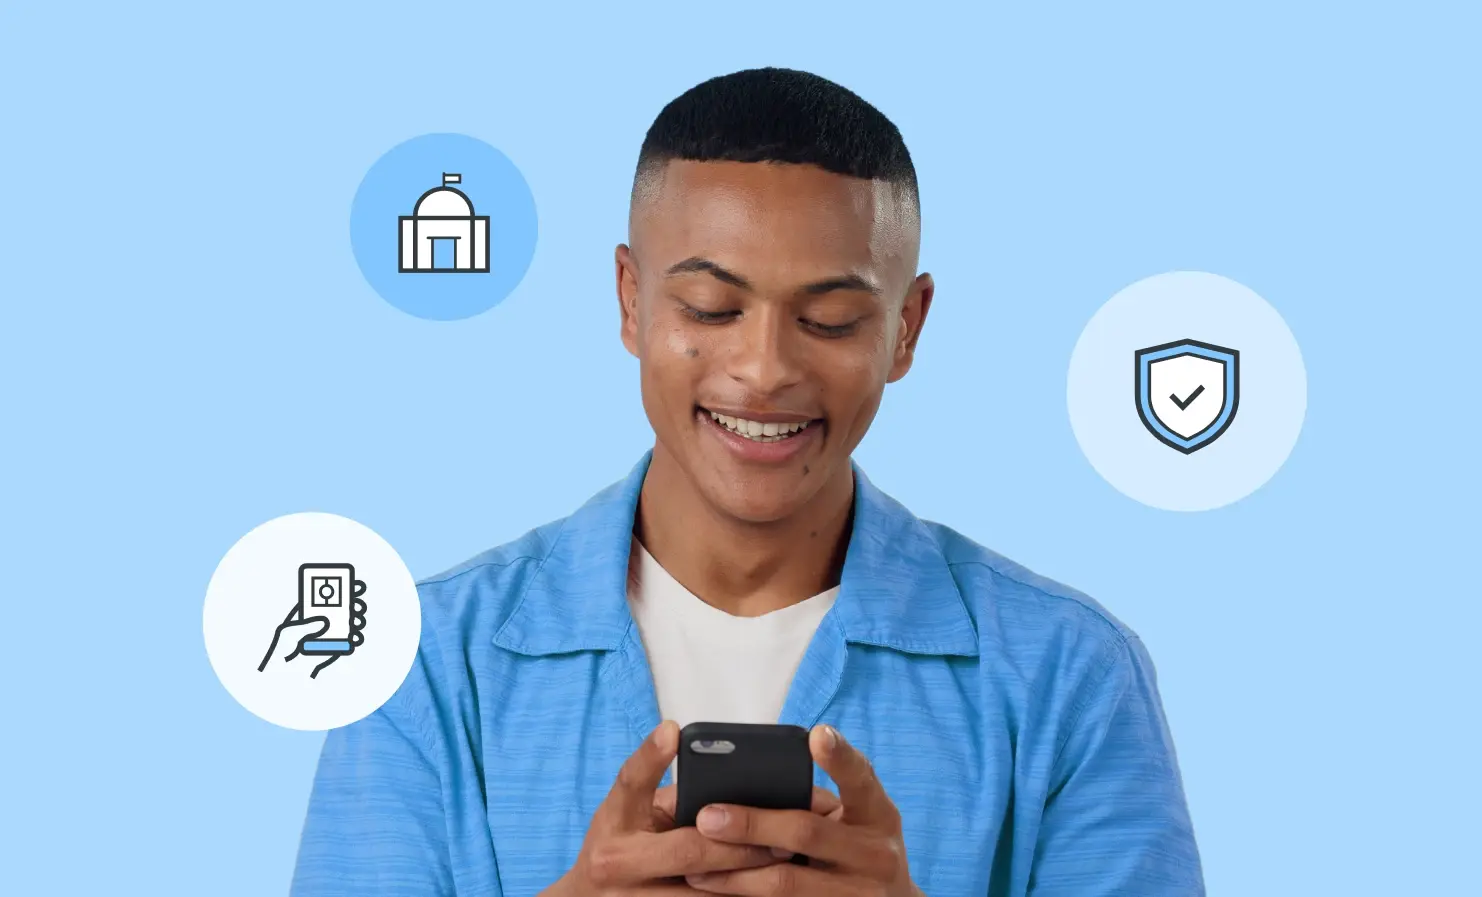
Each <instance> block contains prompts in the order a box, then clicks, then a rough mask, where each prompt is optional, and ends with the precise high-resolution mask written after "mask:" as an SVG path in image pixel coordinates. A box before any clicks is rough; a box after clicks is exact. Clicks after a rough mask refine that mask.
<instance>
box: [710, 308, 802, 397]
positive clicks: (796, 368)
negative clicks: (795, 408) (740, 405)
mask: <svg viewBox="0 0 1482 897" xmlns="http://www.w3.org/2000/svg"><path fill="white" fill-rule="evenodd" d="M792 323H793V322H792V317H791V315H790V313H789V312H787V311H786V310H784V309H779V308H776V307H770V306H763V307H761V308H759V309H757V310H755V311H753V312H752V313H750V314H748V315H746V316H744V317H743V318H742V319H741V321H740V324H741V326H740V327H737V328H736V329H735V330H733V331H732V332H733V333H734V334H735V336H736V341H735V343H734V344H733V345H732V346H731V347H730V351H729V353H728V355H727V359H726V372H727V373H728V374H730V376H731V378H732V379H734V380H735V381H736V382H737V383H740V384H742V385H744V386H745V387H746V390H747V392H748V393H750V394H753V395H757V396H771V395H776V394H777V393H779V392H782V391H783V390H785V389H787V388H788V387H790V386H794V385H796V384H797V383H798V382H799V381H800V380H802V378H803V364H802V362H803V351H804V349H803V347H802V346H801V345H800V336H801V334H799V333H798V330H797V328H796V327H794V326H790V325H791V324H792Z"/></svg>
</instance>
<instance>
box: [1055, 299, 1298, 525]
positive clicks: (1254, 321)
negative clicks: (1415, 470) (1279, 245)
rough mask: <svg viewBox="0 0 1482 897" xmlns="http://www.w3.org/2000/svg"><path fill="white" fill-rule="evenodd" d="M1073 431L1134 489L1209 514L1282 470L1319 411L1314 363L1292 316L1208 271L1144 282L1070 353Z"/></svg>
mask: <svg viewBox="0 0 1482 897" xmlns="http://www.w3.org/2000/svg"><path fill="white" fill-rule="evenodd" d="M1066 400H1067V404H1068V407H1069V411H1070V423H1071V429H1072V430H1073V431H1074V433H1075V438H1076V441H1077V442H1078V443H1079V444H1080V447H1081V451H1082V452H1083V453H1084V454H1085V456H1086V459H1087V460H1088V461H1090V463H1091V466H1092V467H1093V468H1095V470H1096V472H1097V473H1099V474H1100V475H1101V476H1102V478H1103V479H1105V480H1106V481H1107V482H1108V483H1110V484H1111V485H1112V486H1113V487H1114V488H1116V489H1117V490H1118V491H1119V492H1121V493H1123V494H1124V495H1126V496H1128V497H1130V498H1133V499H1135V500H1137V501H1140V502H1142V503H1143V504H1146V505H1150V506H1152V507H1155V508H1160V509H1163V510H1169V511H1207V510H1211V509H1213V508H1218V507H1222V506H1224V505H1228V504H1230V503H1231V502H1235V501H1238V500H1240V499H1242V498H1244V497H1245V496H1247V495H1249V494H1251V493H1252V492H1254V491H1255V490H1257V489H1259V488H1260V487H1261V486H1263V485H1265V483H1266V482H1267V481H1269V480H1270V479H1271V477H1272V476H1274V475H1275V473H1276V471H1277V470H1278V469H1279V468H1280V467H1281V465H1282V464H1283V463H1285V461H1286V459H1287V457H1288V456H1289V455H1290V454H1291V451H1292V449H1293V447H1294V446H1295V445H1296V443H1297V437H1298V435H1299V434H1300V433H1301V430H1302V422H1303V419H1304V418H1305V417H1306V414H1307V371H1306V368H1305V367H1304V365H1303V363H1302V352H1301V349H1300V348H1299V347H1298V346H1297V340H1296V338H1295V337H1293V336H1292V332H1291V330H1290V329H1289V328H1288V327H1287V325H1286V322H1285V321H1284V320H1283V319H1282V317H1281V315H1280V314H1279V313H1278V312H1277V311H1276V309H1275V308H1273V307H1272V306H1271V305H1270V303H1268V302H1267V301H1266V300H1265V299H1263V298H1261V297H1260V296H1259V295H1257V294H1256V293H1255V292H1254V291H1252V290H1251V289H1249V288H1248V287H1245V286H1243V285H1241V284H1239V283H1236V282H1235V281H1233V280H1230V279H1228V278H1225V277H1221V276H1219V275H1216V274H1208V273H1204V272H1198V271H1175V272H1171V273H1168V274H1160V275H1157V276H1155V277H1149V278H1147V279H1146V280H1141V281H1138V282H1137V283H1134V284H1132V285H1131V286H1129V287H1127V288H1126V289H1123V290H1122V291H1121V292H1119V293H1117V294H1116V295H1115V296H1113V297H1112V298H1111V299H1110V300H1108V301H1107V303H1106V304H1105V305H1103V306H1102V307H1101V309H1100V310H1099V311H1097V312H1096V314H1095V315H1094V316H1093V317H1092V318H1091V321H1090V322H1089V323H1088V324H1087V325H1086V328H1085V330H1084V331H1082V333H1081V337H1080V340H1079V341H1078V342H1077V343H1076V347H1075V351H1074V352H1073V353H1072V355H1071V359H1070V372H1069V377H1068V380H1067V387H1066Z"/></svg>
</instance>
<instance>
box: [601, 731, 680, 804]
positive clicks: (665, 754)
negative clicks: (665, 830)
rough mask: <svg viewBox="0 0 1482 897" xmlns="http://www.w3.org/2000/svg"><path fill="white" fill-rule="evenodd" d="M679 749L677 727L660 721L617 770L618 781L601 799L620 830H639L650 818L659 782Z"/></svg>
mask: <svg viewBox="0 0 1482 897" xmlns="http://www.w3.org/2000/svg"><path fill="white" fill-rule="evenodd" d="M678 750H679V727H678V726H676V725H675V724H674V723H673V722H672V721H669V720H665V721H664V722H662V723H660V724H659V725H658V726H657V727H656V728H655V729H654V730H653V731H652V732H650V733H649V736H648V737H647V738H645V739H644V740H643V744H641V745H639V746H638V750H636V751H634V752H633V753H632V755H631V756H629V757H628V759H627V760H624V761H623V765H622V768H620V769H619V770H618V774H617V781H616V782H614V783H613V786H612V790H611V791H610V792H609V793H608V795H607V800H606V801H604V806H605V808H606V809H607V810H608V811H609V812H610V814H611V816H610V818H609V820H608V821H609V822H610V824H612V825H614V826H616V827H617V830H620V831H639V830H641V829H642V828H643V827H644V825H645V824H647V823H648V822H649V821H650V820H651V819H652V818H653V804H654V797H655V793H656V792H657V791H658V787H659V782H660V781H661V780H662V779H663V778H664V772H665V771H666V770H668V768H669V764H670V763H672V762H674V755H675V753H676V752H678Z"/></svg>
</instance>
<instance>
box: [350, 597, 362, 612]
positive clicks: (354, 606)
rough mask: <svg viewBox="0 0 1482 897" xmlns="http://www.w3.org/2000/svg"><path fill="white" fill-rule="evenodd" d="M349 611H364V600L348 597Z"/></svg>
mask: <svg viewBox="0 0 1482 897" xmlns="http://www.w3.org/2000/svg"><path fill="white" fill-rule="evenodd" d="M350 613H352V614H363V613H365V602H364V601H361V600H360V599H359V598H351V599H350Z"/></svg>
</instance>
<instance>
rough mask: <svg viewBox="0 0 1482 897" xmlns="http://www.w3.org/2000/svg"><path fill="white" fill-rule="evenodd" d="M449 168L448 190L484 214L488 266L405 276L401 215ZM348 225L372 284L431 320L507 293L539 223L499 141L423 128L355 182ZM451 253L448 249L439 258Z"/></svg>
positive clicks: (531, 250)
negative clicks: (456, 178)
mask: <svg viewBox="0 0 1482 897" xmlns="http://www.w3.org/2000/svg"><path fill="white" fill-rule="evenodd" d="M431 83H432V85H433V86H434V87H436V85H439V84H442V82H441V81H440V80H439V79H436V78H434V79H432V82H431ZM446 87H447V85H443V89H446ZM447 172H452V173H455V174H458V175H460V176H461V178H462V180H461V181H460V182H459V183H458V184H456V185H454V186H453V189H455V190H458V191H460V192H462V193H463V195H465V196H467V197H468V199H469V201H470V202H471V203H473V213H474V214H475V215H487V216H489V225H488V226H489V259H488V261H489V270H488V271H485V272H480V273H468V274H448V273H444V274H403V273H401V272H400V271H399V270H398V262H399V256H398V253H399V252H400V248H399V247H400V243H399V242H398V235H399V231H398V228H399V227H400V225H401V222H400V220H399V219H400V217H401V216H403V215H411V214H413V212H414V209H415V206H416V203H417V200H418V198H419V197H421V196H422V194H423V193H425V192H426V191H428V190H431V189H433V188H435V187H440V186H442V177H443V174H444V173H447ZM349 227H350V245H351V250H352V252H354V254H355V261H356V264H358V265H359V266H360V271H361V273H362V274H363V275H364V276H365V279H366V280H367V281H368V282H369V283H370V285H371V287H372V288H373V289H375V291H376V292H377V293H379V294H380V295H381V298H383V299H385V300H386V301H387V302H390V303H391V304H392V305H394V306H395V307H397V308H399V309H401V310H402V311H404V312H406V313H407V314H411V315H416V316H417V317H419V318H427V319H429V320H434V321H455V320H459V319H463V318H468V317H472V316H473V315H476V314H481V313H483V312H485V311H488V310H489V309H490V308H493V307H495V306H496V305H498V304H499V303H500V302H503V301H504V300H505V299H507V298H508V297H509V294H510V291H512V290H513V289H514V288H515V287H516V286H518V285H519V283H520V279H521V278H522V277H524V276H525V272H526V271H527V270H528V269H529V267H530V261H531V258H532V257H533V256H534V254H535V243H536V236H537V231H538V229H539V227H538V223H537V219H536V212H535V198H534V197H533V196H531V195H530V186H529V185H528V184H527V183H526V182H525V179H524V177H523V176H522V175H521V174H520V169H519V168H518V167H516V166H515V164H514V162H512V161H511V160H510V159H509V157H508V156H506V155H505V154H504V153H502V152H500V151H499V149H498V148H497V147H492V146H490V145H489V144H487V143H484V142H483V141H480V140H476V139H474V138H472V137H469V136H467V135H465V134H422V135H419V136H417V137H413V138H411V139H410V140H406V141H404V142H402V143H399V144H397V145H396V146H394V147H392V148H391V149H389V150H388V151H387V152H386V154H385V155H384V156H382V157H381V158H379V159H377V160H376V162H375V164H374V165H372V166H371V167H370V170H369V171H367V172H366V173H365V179H364V180H362V181H361V182H360V186H359V187H357V188H356V190H355V196H354V199H353V200H352V202H351V203H350V209H349ZM443 245H445V246H446V245H447V244H446V243H444V244H443ZM452 259H453V254H452V252H451V251H449V252H448V255H447V261H446V262H441V261H440V262H438V264H447V265H451V264H452Z"/></svg>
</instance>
